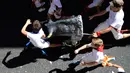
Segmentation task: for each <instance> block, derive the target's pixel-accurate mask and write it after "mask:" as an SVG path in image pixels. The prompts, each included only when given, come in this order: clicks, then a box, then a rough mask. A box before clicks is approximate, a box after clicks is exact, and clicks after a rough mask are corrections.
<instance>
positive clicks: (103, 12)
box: [89, 10, 107, 20]
mask: <svg viewBox="0 0 130 73" xmlns="http://www.w3.org/2000/svg"><path fill="white" fill-rule="evenodd" d="M106 13H107V11H106V10H103V11H101V12H99V13H97V14H94V15H92V16H89V20H91V19H93V18H94V17H97V16H102V15H104V14H106Z"/></svg>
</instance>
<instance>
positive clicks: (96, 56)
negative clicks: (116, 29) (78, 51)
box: [87, 43, 104, 62]
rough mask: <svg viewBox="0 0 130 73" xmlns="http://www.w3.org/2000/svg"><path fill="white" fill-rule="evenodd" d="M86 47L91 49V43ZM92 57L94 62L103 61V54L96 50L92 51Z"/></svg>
mask: <svg viewBox="0 0 130 73" xmlns="http://www.w3.org/2000/svg"><path fill="white" fill-rule="evenodd" d="M87 46H88V47H92V48H93V46H92V44H91V43H89V44H88V45H87ZM92 56H93V59H94V60H95V61H96V62H100V61H101V60H103V58H104V53H103V52H100V51H97V50H95V49H92Z"/></svg>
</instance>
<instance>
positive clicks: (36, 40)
mask: <svg viewBox="0 0 130 73" xmlns="http://www.w3.org/2000/svg"><path fill="white" fill-rule="evenodd" d="M43 35H44V31H43V30H42V29H40V30H39V32H38V33H36V34H35V33H31V32H27V38H29V39H30V42H31V43H32V44H33V45H34V46H35V47H38V48H43V47H42V45H43V44H44V43H45V41H44V40H43V39H42V38H41V37H42V36H43Z"/></svg>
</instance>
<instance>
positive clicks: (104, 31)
mask: <svg viewBox="0 0 130 73" xmlns="http://www.w3.org/2000/svg"><path fill="white" fill-rule="evenodd" d="M112 28H113V27H112V26H109V27H108V28H106V29H103V30H100V31H98V33H99V34H100V35H101V34H104V33H107V32H109V31H111V29H112ZM98 36H99V35H98V34H97V32H94V33H93V37H98Z"/></svg>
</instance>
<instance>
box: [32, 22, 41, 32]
mask: <svg viewBox="0 0 130 73" xmlns="http://www.w3.org/2000/svg"><path fill="white" fill-rule="evenodd" d="M40 29H41V24H40V22H39V21H38V20H34V22H33V32H34V33H38V32H39V30H40Z"/></svg>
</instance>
